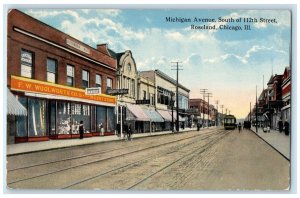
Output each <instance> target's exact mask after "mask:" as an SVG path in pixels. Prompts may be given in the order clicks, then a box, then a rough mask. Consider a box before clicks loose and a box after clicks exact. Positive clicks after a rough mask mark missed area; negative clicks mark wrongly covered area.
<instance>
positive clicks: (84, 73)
mask: <svg viewBox="0 0 300 198" xmlns="http://www.w3.org/2000/svg"><path fill="white" fill-rule="evenodd" d="M82 80H86V81H88V80H89V72H87V71H85V70H82Z"/></svg>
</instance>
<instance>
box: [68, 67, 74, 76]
mask: <svg viewBox="0 0 300 198" xmlns="http://www.w3.org/2000/svg"><path fill="white" fill-rule="evenodd" d="M67 76H70V77H74V67H73V66H71V65H67Z"/></svg>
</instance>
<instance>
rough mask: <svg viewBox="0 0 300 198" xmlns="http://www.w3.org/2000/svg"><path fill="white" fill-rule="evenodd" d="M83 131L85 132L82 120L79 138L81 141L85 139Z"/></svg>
mask: <svg viewBox="0 0 300 198" xmlns="http://www.w3.org/2000/svg"><path fill="white" fill-rule="evenodd" d="M83 131H84V128H83V121H82V120H81V121H80V124H79V136H80V139H83Z"/></svg>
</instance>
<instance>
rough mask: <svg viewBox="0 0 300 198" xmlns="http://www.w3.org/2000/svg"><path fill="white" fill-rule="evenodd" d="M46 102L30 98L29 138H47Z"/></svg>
mask: <svg viewBox="0 0 300 198" xmlns="http://www.w3.org/2000/svg"><path fill="white" fill-rule="evenodd" d="M46 104H47V103H46V100H41V99H36V98H28V132H29V133H28V136H29V137H38V136H47V135H48V134H47V112H48V111H47V105H46Z"/></svg>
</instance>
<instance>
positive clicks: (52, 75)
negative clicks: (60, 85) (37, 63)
mask: <svg viewBox="0 0 300 198" xmlns="http://www.w3.org/2000/svg"><path fill="white" fill-rule="evenodd" d="M56 69H57V61H56V60H54V59H50V58H47V81H48V82H52V83H56Z"/></svg>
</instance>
